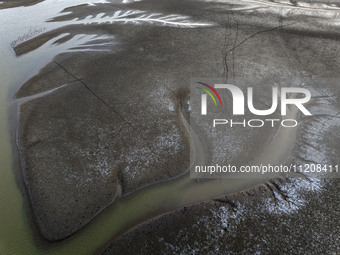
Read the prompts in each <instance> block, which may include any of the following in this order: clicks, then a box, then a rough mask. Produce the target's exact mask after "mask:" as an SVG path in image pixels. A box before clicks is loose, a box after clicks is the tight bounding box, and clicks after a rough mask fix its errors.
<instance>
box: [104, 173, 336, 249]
mask: <svg viewBox="0 0 340 255" xmlns="http://www.w3.org/2000/svg"><path fill="white" fill-rule="evenodd" d="M321 186H322V187H321ZM338 192H339V179H335V180H328V181H325V182H323V181H320V180H315V179H314V180H313V179H311V180H308V179H300V178H292V179H287V180H282V179H281V180H279V179H276V180H273V181H271V182H266V183H265V184H263V185H260V186H258V187H255V188H253V189H250V190H247V191H244V192H241V193H238V194H230V195H228V196H223V197H219V198H216V199H215V200H214V201H210V202H205V203H200V204H196V205H193V206H189V207H184V208H183V209H180V210H176V211H174V212H171V213H169V214H167V215H164V216H161V217H159V218H157V219H154V220H153V221H151V222H149V223H147V224H143V225H140V226H137V227H136V228H134V229H133V230H132V231H130V232H128V233H127V234H125V235H123V236H122V237H120V238H118V239H117V240H115V241H113V242H112V243H111V244H110V245H109V246H108V247H106V248H105V249H104V250H103V251H102V252H101V254H107V255H108V254H127V255H129V254H256V253H259V252H261V253H263V254H336V253H337V252H338V249H339V240H338V238H337V236H338V234H339V231H340V229H339V210H338V208H337V204H338V202H339V198H338ZM320 201H323V202H322V203H320ZM144 236H147V237H148V238H142V237H144Z"/></svg>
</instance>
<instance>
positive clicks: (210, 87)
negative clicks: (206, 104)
mask: <svg viewBox="0 0 340 255" xmlns="http://www.w3.org/2000/svg"><path fill="white" fill-rule="evenodd" d="M197 83H198V84H201V85H203V86H205V87H207V88H208V89H210V90H211V91H212V92H213V93H214V94H215V95H216V96H217V98H218V100H219V101H220V104H221V106H222V100H221V97H220V95H219V94H218V93H217V91H216V89H214V88H213V87H212V86H210V85H209V84H206V83H203V82H197ZM197 88H198V89H200V90H203V91H204V92H206V93H207V94H208V95H209V96H210V97H211V98H212V100H213V101H214V103H215V106H217V102H216V99H215V97H214V96H213V94H212V93H211V92H210V91H209V90H207V89H204V88H201V87H197Z"/></svg>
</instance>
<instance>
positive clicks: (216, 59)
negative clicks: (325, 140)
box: [16, 1, 339, 240]
mask: <svg viewBox="0 0 340 255" xmlns="http://www.w3.org/2000/svg"><path fill="white" fill-rule="evenodd" d="M207 5H208V4H207V3H203V2H202V3H200V4H196V3H193V2H191V1H188V2H185V6H187V7H195V8H187V9H185V8H184V10H183V8H181V7H180V5H178V6H177V5H176V4H174V3H171V4H170V3H165V2H163V3H162V4H156V2H152V3H149V2H148V3H143V2H141V3H135V4H134V5H132V6H133V7H134V8H140V9H143V10H149V9H151V7H152V10H153V11H154V10H159V11H161V10H163V11H162V12H163V13H165V14H169V13H179V14H181V15H188V16H190V17H191V19H192V20H194V21H195V22H196V21H201V22H209V23H211V24H215V25H214V26H211V27H205V26H203V27H196V28H179V27H176V26H175V27H173V26H169V27H167V26H163V25H161V26H159V25H154V24H150V23H148V22H146V24H137V25H136V24H133V23H127V24H125V25H122V24H119V23H118V24H111V23H110V24H105V22H103V23H102V24H101V23H100V19H99V22H97V20H95V19H94V20H93V23H91V20H90V22H89V24H88V25H86V26H84V24H80V23H79V24H73V23H72V22H70V20H73V19H74V18H75V17H77V16H79V15H80V14H79V13H78V12H80V13H84V14H88V13H92V14H94V15H98V14H100V13H101V12H102V11H103V6H101V7H97V6H95V7H93V8H92V7H86V6H82V7H77V8H75V7H73V9H77V12H74V13H71V14H68V15H65V16H63V17H62V18H60V19H59V21H60V22H63V21H65V20H66V21H69V22H65V23H62V24H64V25H63V26H61V27H59V28H57V29H55V30H53V33H50V34H48V36H46V35H44V34H42V35H41V36H38V37H37V38H33V39H31V40H28V41H26V42H24V43H23V44H22V45H21V46H22V48H17V51H16V52H17V53H18V54H19V53H20V54H22V55H25V54H28V53H30V52H31V51H32V52H34V51H35V50H39V48H40V46H41V45H45V44H44V43H48V42H50V45H49V47H50V48H49V49H50V50H51V51H53V50H55V48H57V47H61V46H63V45H67V43H68V42H70V41H72V38H74V36H77V35H79V34H80V33H85V34H86V35H87V36H89V35H90V34H96V35H100V36H102V35H107V37H105V38H103V37H101V38H97V40H96V38H92V37H91V38H92V39H93V40H92V43H90V46H88V47H91V45H92V46H93V45H95V46H96V47H95V48H94V49H102V45H100V44H97V45H96V43H101V42H103V41H104V42H107V41H109V42H111V44H107V45H105V51H103V52H96V51H94V50H93V51H89V52H86V50H85V49H86V47H85V49H84V48H82V47H81V45H82V44H81V43H79V44H76V46H74V47H76V48H77V47H80V49H81V50H80V52H78V53H77V52H73V53H68V54H61V55H58V56H57V57H56V58H54V61H53V62H51V63H50V64H49V65H47V66H46V67H45V68H43V69H42V70H41V72H40V73H39V74H38V75H36V76H35V77H33V78H32V79H30V80H29V81H28V82H27V83H26V84H24V85H23V86H22V88H21V89H20V90H19V91H18V93H17V95H18V97H25V96H32V95H35V94H37V93H40V92H44V91H45V92H46V91H48V90H50V89H53V88H58V87H60V86H63V87H61V88H60V89H58V90H55V91H53V93H50V94H46V95H45V96H44V97H40V98H37V99H33V100H30V101H29V102H27V103H25V104H23V105H22V106H21V108H20V116H19V129H18V146H19V150H20V154H21V162H22V166H23V171H24V174H25V181H26V185H27V187H28V190H29V193H30V197H31V201H32V205H33V210H34V212H35V215H36V219H37V222H38V225H39V226H40V229H41V231H42V233H43V234H44V236H45V237H46V238H47V239H49V240H59V239H63V238H65V237H67V236H69V235H70V234H72V233H74V232H76V231H77V230H78V229H79V228H80V227H82V226H84V225H85V224H86V223H88V222H89V221H90V220H91V219H92V218H93V217H95V215H97V214H98V213H99V212H100V211H101V210H102V209H103V208H105V207H106V206H107V205H109V204H110V203H112V201H113V200H114V198H115V197H116V196H117V195H118V196H119V195H120V194H122V195H125V194H127V193H130V192H133V191H134V190H136V189H138V188H140V187H142V186H145V185H149V184H152V183H154V182H159V181H165V180H167V179H169V178H172V177H175V176H178V175H180V174H182V173H183V172H184V171H186V169H187V168H188V165H189V148H188V133H187V131H186V130H185V128H184V127H183V123H182V122H181V120H180V118H179V110H180V104H182V107H184V111H186V110H187V109H188V108H189V107H188V105H187V104H188V91H189V86H190V78H192V77H217V78H220V77H224V78H227V77H249V76H253V77H275V76H284V77H300V76H307V77H308V76H312V75H316V76H317V75H335V74H337V70H338V69H337V67H338V66H339V63H338V61H339V59H337V58H336V56H335V55H334V52H336V51H337V49H338V41H337V40H336V36H334V33H335V32H334V31H333V29H332V28H330V36H329V37H326V36H325V37H321V38H320V37H318V36H315V34H314V33H315V31H317V30H318V29H319V30H320V29H321V28H323V27H322V26H321V25H319V26H318V24H317V23H316V24H315V26H314V27H313V28H311V29H310V30H308V29H307V31H306V32H305V33H302V32H301V31H300V29H301V28H304V25H305V24H306V23H307V21H305V17H303V18H301V17H292V18H289V20H286V19H285V18H283V19H282V20H280V22H278V19H277V18H278V17H280V16H277V15H275V14H271V15H269V16H266V17H264V16H262V14H261V13H257V14H256V13H255V14H254V15H253V16H249V15H244V13H242V12H240V13H236V12H230V11H229V10H228V8H227V7H226V6H225V5H222V4H221V5H219V4H216V3H214V4H212V5H211V8H208V9H207V11H204V12H203V11H202V9H203V8H204V7H207ZM109 8H110V11H113V12H114V11H115V10H117V7H116V6H111V5H110V7H109ZM70 10H72V8H71V9H70ZM79 10H82V11H79ZM221 10H223V11H221ZM84 14H81V15H80V16H85V15H84ZM110 15H112V13H110ZM130 15H132V16H133V17H138V15H137V14H130ZM134 15H135V16H134ZM136 15H137V16H136ZM81 18H83V17H81ZM263 19H264V20H265V21H269V22H264V21H263ZM311 19H312V18H311ZM59 21H55V22H59ZM104 21H106V20H104ZM293 21H298V22H296V23H295V22H293ZM74 22H76V21H74ZM51 23H52V24H53V22H51ZM85 28H86V29H85ZM65 33H69V34H68V35H65ZM53 39H55V41H54V43H51V41H50V40H53ZM77 40H81V39H80V38H77ZM80 42H82V41H80ZM320 45H322V51H320ZM23 46H25V47H23ZM71 46H72V45H71ZM71 46H70V47H69V48H65V49H64V51H66V52H67V51H68V49H71V48H72V47H71ZM254 49H256V50H254ZM64 51H62V50H61V51H60V52H61V53H63V52H64ZM265 103H267V102H264V105H266V104H265ZM242 132H243V133H246V131H241V132H239V133H237V134H234V136H235V137H236V138H237V137H238V136H240V135H242ZM273 134H275V129H269V130H268V129H261V130H257V131H252V132H251V134H249V133H248V132H247V137H248V138H247V139H245V140H244V141H242V144H241V145H240V144H237V143H236V144H235V147H237V148H238V149H239V150H243V151H244V153H245V154H246V155H247V159H250V158H251V159H253V158H256V156H257V155H258V152H259V150H258V148H261V149H263V148H265V147H266V145H267V144H268V141H269V140H270V139H271V138H272V135H273ZM249 135H250V136H251V137H249ZM262 137H265V139H261V138H262ZM232 145H233V144H231V146H232ZM255 154H256V155H255ZM237 157H239V154H237V155H234V156H233V157H232V158H230V160H231V161H232V160H236V159H237ZM239 160H240V159H239Z"/></svg>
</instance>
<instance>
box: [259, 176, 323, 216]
mask: <svg viewBox="0 0 340 255" xmlns="http://www.w3.org/2000/svg"><path fill="white" fill-rule="evenodd" d="M289 181H290V183H286V184H285V185H281V186H280V188H281V192H282V193H283V194H279V193H278V191H276V190H273V193H274V194H273V195H274V196H275V203H274V201H273V199H272V198H263V203H264V207H263V209H264V210H266V211H268V212H270V213H273V214H282V213H285V214H288V213H294V212H296V211H297V210H299V209H300V208H301V207H302V206H304V205H305V204H306V199H305V195H303V194H304V193H305V192H306V191H307V192H319V191H320V190H321V188H322V186H323V184H322V182H321V180H320V179H315V178H310V179H301V178H292V179H289Z"/></svg>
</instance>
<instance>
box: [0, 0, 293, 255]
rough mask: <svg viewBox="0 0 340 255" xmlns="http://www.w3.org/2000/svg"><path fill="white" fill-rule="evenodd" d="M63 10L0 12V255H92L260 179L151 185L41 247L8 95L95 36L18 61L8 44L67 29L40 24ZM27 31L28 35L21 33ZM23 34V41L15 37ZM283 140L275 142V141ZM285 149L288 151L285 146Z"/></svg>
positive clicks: (43, 7) (185, 179) (57, 5)
mask: <svg viewBox="0 0 340 255" xmlns="http://www.w3.org/2000/svg"><path fill="white" fill-rule="evenodd" d="M89 2H92V3H93V2H98V1H76V3H75V1H73V3H72V5H76V4H81V3H89ZM102 2H103V1H102ZM66 7H68V6H67V4H65V3H62V1H45V2H42V3H40V4H38V5H35V6H31V7H17V8H12V9H4V10H0V19H1V21H3V20H6V22H1V25H0V34H1V35H4V34H6V36H1V37H0V41H1V45H0V56H1V59H0V79H1V81H0V82H1V83H0V85H1V86H0V141H1V144H0V162H1V164H0V182H1V184H0V208H1V209H0V226H1V230H0V254H93V253H94V252H96V251H97V250H99V249H100V248H102V247H103V246H105V244H107V243H108V242H109V241H110V240H111V239H112V238H113V237H114V236H116V235H118V234H120V233H122V232H124V231H126V230H127V229H129V228H130V227H132V226H134V225H135V224H138V223H140V222H142V221H145V220H147V219H149V218H152V217H153V216H156V215H159V214H162V213H165V212H168V211H169V210H173V209H175V208H178V207H181V206H183V205H186V204H191V203H194V202H197V201H202V200H207V199H209V198H212V197H215V196H218V195H222V194H225V193H227V192H233V191H237V190H239V189H243V188H246V187H249V186H250V185H254V184H255V183H259V182H261V180H260V179H255V180H245V179H243V180H235V179H232V180H227V179H224V180H216V181H210V182H205V183H196V182H195V181H193V180H191V179H190V178H189V175H188V174H187V175H184V176H182V177H181V178H179V179H177V180H173V181H169V182H167V183H160V184H157V185H153V186H151V187H148V188H145V189H142V190H140V191H138V192H136V193H135V194H132V195H130V196H128V197H126V198H123V199H119V200H118V201H116V202H115V203H114V204H113V205H111V206H109V207H108V208H107V209H105V210H104V211H103V212H101V213H100V214H99V215H98V216H97V217H96V218H95V219H94V220H93V221H92V222H91V223H90V224H89V225H87V226H86V227H84V228H83V229H81V230H80V231H79V233H77V234H75V235H73V236H71V237H70V238H68V239H66V240H64V241H61V242H56V243H49V242H47V241H44V240H43V239H42V238H41V236H40V235H39V234H38V232H37V230H36V229H35V228H32V226H33V224H34V222H32V219H31V213H30V212H27V211H26V210H27V209H26V208H27V207H28V206H27V204H28V202H27V201H26V198H25V197H24V195H23V194H22V193H21V191H20V189H19V188H18V186H17V180H16V178H19V179H20V178H21V177H20V176H15V172H19V170H18V169H16V167H17V164H15V162H17V161H18V158H17V155H14V154H13V151H15V150H16V148H15V141H14V137H13V136H12V134H11V131H10V130H11V129H13V127H15V125H16V123H14V121H13V123H12V122H9V120H13V119H15V118H13V116H11V117H9V113H10V110H11V109H15V108H16V107H17V104H18V103H20V102H21V101H20V100H19V101H18V100H15V99H14V94H15V92H16V90H17V89H18V88H19V86H20V85H22V84H23V83H24V82H25V81H26V80H27V79H29V78H30V77H32V76H33V75H34V74H36V73H37V72H38V71H39V70H40V69H41V68H42V67H43V66H45V65H46V64H48V62H49V61H50V60H51V59H53V57H55V56H56V55H58V54H60V53H63V52H68V51H75V50H71V49H72V48H74V47H77V46H80V45H82V44H84V43H86V42H89V41H91V40H92V39H95V36H87V37H82V36H78V37H74V38H73V40H70V41H68V43H64V44H58V45H54V44H53V43H54V42H55V41H57V40H58V39H60V38H63V37H64V36H66V34H62V35H60V36H59V37H56V38H52V39H51V40H50V41H48V42H47V43H46V44H44V45H42V46H41V47H39V48H37V49H36V50H32V51H30V52H28V53H27V54H24V55H21V56H20V57H17V56H16V55H15V53H14V51H13V49H12V47H11V44H13V42H15V41H18V39H19V41H20V40H26V39H29V38H30V37H32V36H33V35H32V34H34V33H35V32H34V31H38V32H37V33H39V31H45V32H46V31H50V30H53V29H56V28H57V27H58V26H63V25H67V24H70V23H61V24H58V23H46V22H44V21H45V20H46V18H48V17H51V16H53V15H54V14H57V13H59V12H60V11H61V10H63V9H64V8H66ZM47 10H48V13H46V11H47ZM37 13H41V15H37ZM18 15H21V19H22V20H25V22H24V24H20V25H18V24H17V23H16V21H17V17H18ZM28 31H30V32H29V33H27V32H28ZM25 34H26V35H27V36H26V37H25V36H24V37H20V36H22V35H25ZM30 34H31V35H30ZM97 39H98V38H97ZM102 39H103V38H102ZM83 50H86V49H83ZM32 63H33V64H32ZM12 132H13V131H12ZM284 136H287V134H284ZM284 136H279V139H281V138H282V137H284ZM289 137H291V136H289ZM293 140H294V139H293ZM286 142H287V141H286ZM198 147H199V146H198ZM287 148H288V151H289V146H288V147H287ZM198 153H199V152H198ZM266 157H267V155H266ZM278 157H279V158H280V157H281V156H278ZM18 183H20V181H19V182H18ZM21 188H22V187H21Z"/></svg>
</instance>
